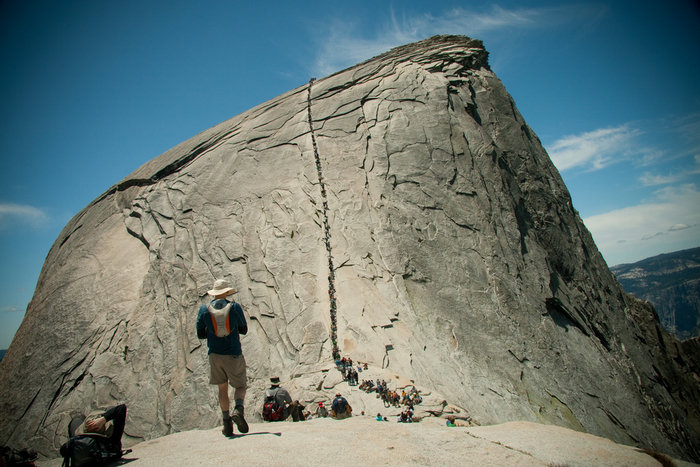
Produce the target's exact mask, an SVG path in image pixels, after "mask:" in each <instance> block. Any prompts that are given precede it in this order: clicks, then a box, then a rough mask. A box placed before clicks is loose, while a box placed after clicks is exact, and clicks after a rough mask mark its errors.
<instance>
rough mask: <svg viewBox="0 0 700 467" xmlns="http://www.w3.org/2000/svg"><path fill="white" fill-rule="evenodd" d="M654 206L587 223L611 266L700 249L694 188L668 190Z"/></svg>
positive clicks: (632, 208) (661, 192)
mask: <svg viewBox="0 0 700 467" xmlns="http://www.w3.org/2000/svg"><path fill="white" fill-rule="evenodd" d="M654 195H655V198H654V199H653V201H652V202H649V203H645V204H639V205H637V206H630V207H626V208H623V209H617V210H614V211H611V212H608V213H605V214H598V215H595V216H591V217H588V218H586V219H584V222H585V224H586V227H588V230H590V232H591V234H592V235H593V238H594V239H595V242H596V245H598V249H599V250H600V251H601V253H603V256H604V257H605V259H606V260H607V261H608V264H610V265H613V264H619V263H630V262H634V261H638V260H640V259H643V258H646V257H649V256H653V255H655V254H660V253H665V252H670V251H675V250H679V249H682V248H691V247H694V246H700V235H699V234H698V231H700V209H698V206H700V192H699V191H698V190H697V187H696V186H695V185H694V184H686V185H681V186H679V187H667V188H664V189H662V190H658V191H656V192H655V193H654Z"/></svg>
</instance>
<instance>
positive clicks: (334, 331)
mask: <svg viewBox="0 0 700 467" xmlns="http://www.w3.org/2000/svg"><path fill="white" fill-rule="evenodd" d="M314 81H315V79H314V78H311V79H310V80H309V89H308V98H307V102H308V103H307V109H308V114H309V130H310V133H311V142H312V144H313V148H314V160H315V161H316V171H317V173H318V183H319V185H320V188H321V197H322V200H323V232H324V237H323V238H324V242H325V244H326V250H327V251H328V295H329V298H330V316H331V342H332V344H333V359H335V360H337V359H339V358H340V350H339V348H338V320H337V316H336V313H337V307H336V297H335V268H334V267H333V251H332V249H331V228H330V224H329V222H328V195H327V193H326V184H325V181H324V180H323V170H322V168H321V156H320V155H319V153H318V146H317V144H316V134H315V133H314V121H313V118H312V116H311V87H312V85H313V82H314Z"/></svg>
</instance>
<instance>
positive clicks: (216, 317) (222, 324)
mask: <svg viewBox="0 0 700 467" xmlns="http://www.w3.org/2000/svg"><path fill="white" fill-rule="evenodd" d="M233 303H234V302H228V303H227V304H226V306H225V307H223V308H222V309H220V310H217V309H216V308H214V307H213V306H211V303H207V310H209V314H210V315H211V322H212V323H213V325H214V334H216V336H217V337H227V336H228V335H229V334H231V324H230V322H229V321H230V320H229V311H231V308H232V307H233Z"/></svg>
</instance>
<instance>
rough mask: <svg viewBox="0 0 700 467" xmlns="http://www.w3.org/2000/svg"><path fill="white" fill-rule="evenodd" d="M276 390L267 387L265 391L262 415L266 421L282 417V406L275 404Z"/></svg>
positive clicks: (274, 420)
mask: <svg viewBox="0 0 700 467" xmlns="http://www.w3.org/2000/svg"><path fill="white" fill-rule="evenodd" d="M276 395H277V391H275V392H272V391H270V390H269V389H268V390H267V391H265V403H264V405H263V411H262V416H263V420H265V421H266V422H277V421H280V420H283V419H284V407H279V406H278V405H277V400H276V399H275V396H276Z"/></svg>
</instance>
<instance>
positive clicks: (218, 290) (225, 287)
mask: <svg viewBox="0 0 700 467" xmlns="http://www.w3.org/2000/svg"><path fill="white" fill-rule="evenodd" d="M235 291H236V289H234V288H233V287H231V286H230V285H229V283H228V281H227V280H226V279H217V280H216V281H214V288H213V289H211V290H207V293H208V294H209V295H212V296H214V297H216V296H217V295H224V294H225V295H231V294H232V293H233V292H235Z"/></svg>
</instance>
